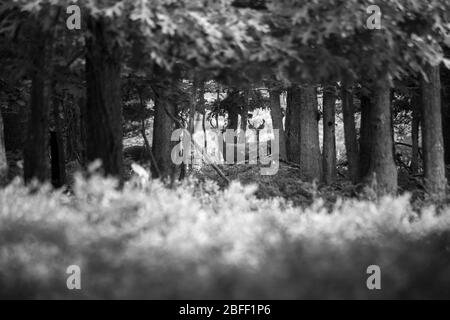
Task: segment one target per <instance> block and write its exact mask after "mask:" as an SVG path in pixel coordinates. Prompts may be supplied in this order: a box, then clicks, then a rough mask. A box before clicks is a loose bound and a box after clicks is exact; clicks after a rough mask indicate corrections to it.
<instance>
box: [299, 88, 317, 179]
mask: <svg viewBox="0 0 450 320" xmlns="http://www.w3.org/2000/svg"><path fill="white" fill-rule="evenodd" d="M300 96H301V99H300V166H301V171H302V174H303V177H304V178H305V179H306V181H309V182H312V181H321V180H322V161H321V160H322V159H321V154H320V142H319V122H318V115H319V110H318V102H317V92H316V87H314V86H310V85H308V86H305V87H302V88H301V95H300Z"/></svg>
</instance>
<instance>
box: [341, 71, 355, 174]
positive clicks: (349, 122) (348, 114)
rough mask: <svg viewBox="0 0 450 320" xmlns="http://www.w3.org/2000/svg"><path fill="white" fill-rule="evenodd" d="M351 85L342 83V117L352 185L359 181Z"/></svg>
mask: <svg viewBox="0 0 450 320" xmlns="http://www.w3.org/2000/svg"><path fill="white" fill-rule="evenodd" d="M352 87H353V84H352V83H351V82H349V81H347V80H344V81H343V82H342V113H343V116H344V136H345V149H346V151H347V161H348V172H349V175H350V179H351V180H352V182H353V183H357V182H358V181H359V152H358V140H357V137H356V127H355V106H354V104H353V88H352Z"/></svg>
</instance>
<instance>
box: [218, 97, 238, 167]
mask: <svg viewBox="0 0 450 320" xmlns="http://www.w3.org/2000/svg"><path fill="white" fill-rule="evenodd" d="M238 97H239V91H233V92H232V93H231V94H230V95H229V96H228V97H227V98H226V100H229V102H228V103H227V111H228V121H227V128H226V129H227V130H233V131H234V132H236V130H237V129H238V128H239V113H240V112H239V105H238V101H239V99H238ZM226 135H227V133H226V132H225V135H224V139H225V140H224V144H223V152H222V153H223V159H224V161H225V162H226V163H227V162H229V161H227V149H228V150H234V157H233V159H232V161H233V163H236V162H237V142H238V139H237V137H236V136H234V138H233V142H232V145H231V146H230V143H227V136H226ZM230 160H231V159H230ZM228 164H230V163H228Z"/></svg>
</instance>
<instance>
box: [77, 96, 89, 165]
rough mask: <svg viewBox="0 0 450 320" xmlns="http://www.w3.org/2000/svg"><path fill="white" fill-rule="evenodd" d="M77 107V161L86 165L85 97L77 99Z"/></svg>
mask: <svg viewBox="0 0 450 320" xmlns="http://www.w3.org/2000/svg"><path fill="white" fill-rule="evenodd" d="M77 108H78V110H79V115H80V118H79V120H78V121H79V124H78V125H77V127H78V131H79V133H78V134H79V142H78V143H79V149H78V150H79V161H80V164H81V165H82V166H83V167H86V165H87V136H86V134H87V133H86V132H87V130H86V123H87V120H86V119H87V112H86V99H85V98H84V97H83V98H79V99H78V101H77Z"/></svg>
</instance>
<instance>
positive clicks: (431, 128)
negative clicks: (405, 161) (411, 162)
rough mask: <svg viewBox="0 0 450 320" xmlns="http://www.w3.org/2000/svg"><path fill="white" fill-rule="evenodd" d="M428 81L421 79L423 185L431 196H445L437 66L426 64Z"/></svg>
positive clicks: (439, 85) (439, 82)
mask: <svg viewBox="0 0 450 320" xmlns="http://www.w3.org/2000/svg"><path fill="white" fill-rule="evenodd" d="M426 74H427V77H428V80H429V81H426V80H425V79H422V99H423V102H422V108H423V110H422V119H423V121H422V124H423V127H422V129H423V131H422V132H423V139H422V141H423V151H424V173H425V186H426V188H427V190H428V192H430V193H431V194H432V195H433V196H436V197H439V198H442V197H444V196H445V189H446V185H447V181H446V178H445V163H444V138H443V134H442V115H441V108H442V105H441V80H440V73H439V67H432V66H429V65H428V66H426Z"/></svg>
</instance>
